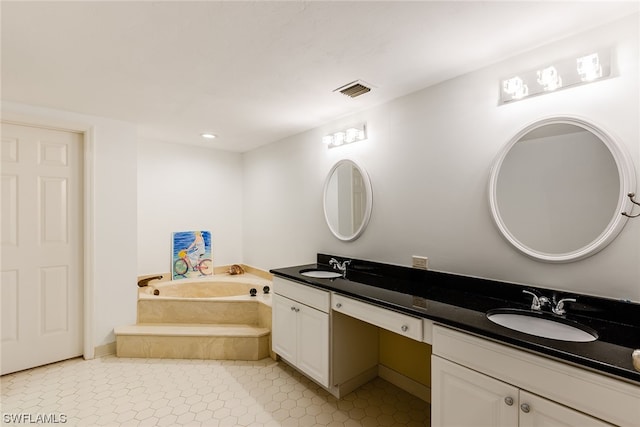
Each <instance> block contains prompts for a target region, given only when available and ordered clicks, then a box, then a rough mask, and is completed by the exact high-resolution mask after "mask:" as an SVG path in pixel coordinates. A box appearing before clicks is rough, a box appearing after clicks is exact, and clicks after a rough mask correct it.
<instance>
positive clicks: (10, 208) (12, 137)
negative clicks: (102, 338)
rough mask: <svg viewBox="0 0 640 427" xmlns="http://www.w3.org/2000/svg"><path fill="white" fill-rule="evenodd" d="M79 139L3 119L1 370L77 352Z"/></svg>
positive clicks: (79, 341) (80, 227) (80, 252)
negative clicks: (7, 122)
mask: <svg viewBox="0 0 640 427" xmlns="http://www.w3.org/2000/svg"><path fill="white" fill-rule="evenodd" d="M82 142H83V141H82V135H80V134H78V133H73V132H65V131H59V130H53V129H43V128H35V127H28V126H20V125H13V124H6V123H3V124H2V150H1V154H2V228H1V231H2V237H1V239H0V240H1V241H2V264H1V268H2V287H1V296H2V319H1V320H2V366H1V368H2V369H1V371H2V374H5V373H9V372H14V371H17V370H21V369H27V368H30V367H34V366H38V365H42V364H46V363H51V362H55V361H58V360H63V359H67V358H70V357H75V356H79V355H81V354H82V312H83V299H82V298H83V296H82V290H83V280H82V279H83V273H84V272H83V234H82V230H83V215H82V206H83V200H82V194H83V183H82V177H83V164H82Z"/></svg>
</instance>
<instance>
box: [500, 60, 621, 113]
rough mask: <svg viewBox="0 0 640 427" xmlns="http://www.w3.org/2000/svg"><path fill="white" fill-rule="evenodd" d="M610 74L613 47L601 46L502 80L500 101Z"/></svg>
mask: <svg viewBox="0 0 640 427" xmlns="http://www.w3.org/2000/svg"><path fill="white" fill-rule="evenodd" d="M610 75H611V50H610V49H602V50H599V51H596V52H591V53H588V54H586V55H580V56H578V57H576V58H568V59H563V60H561V61H557V62H556V63H554V64H549V65H546V66H544V67H540V68H538V69H536V70H530V71H527V72H524V73H519V74H518V75H516V76H513V77H510V78H507V79H504V80H502V81H501V82H500V103H502V104H504V103H507V102H512V101H518V100H521V99H524V98H527V97H530V96H534V95H540V94H543V93H548V92H553V91H555V90H558V89H564V88H567V87H569V86H576V85H581V84H586V83H591V82H594V81H596V80H600V79H604V78H607V77H609V76H610Z"/></svg>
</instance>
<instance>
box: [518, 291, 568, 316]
mask: <svg viewBox="0 0 640 427" xmlns="http://www.w3.org/2000/svg"><path fill="white" fill-rule="evenodd" d="M522 293H524V294H527V295H531V296H532V297H533V300H532V301H531V310H534V311H542V308H543V307H544V306H545V305H546V306H549V307H550V308H551V311H552V312H553V313H554V314H557V315H558V316H562V315H564V314H565V313H566V312H567V310H565V309H564V304H565V303H567V302H576V299H575V298H562V299H561V300H560V301H558V302H557V303H556V302H555V297H554V298H553V301H552V300H550V299H549V298H547V297H545V296H544V295H543V296H538V295H536V294H534V293H533V292H530V291H522Z"/></svg>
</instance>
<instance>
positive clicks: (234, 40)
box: [0, 0, 638, 152]
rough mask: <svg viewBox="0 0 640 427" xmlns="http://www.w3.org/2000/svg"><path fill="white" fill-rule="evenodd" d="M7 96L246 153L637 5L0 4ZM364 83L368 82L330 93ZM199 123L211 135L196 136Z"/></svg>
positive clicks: (154, 135)
mask: <svg viewBox="0 0 640 427" xmlns="http://www.w3.org/2000/svg"><path fill="white" fill-rule="evenodd" d="M0 7H1V11H0V12H1V18H2V40H1V41H2V99H3V100H7V101H13V102H19V103H25V104H31V105H39V106H45V107H51V108H56V109H62V110H69V111H74V112H80V113H85V114H91V115H97V116H103V117H109V118H115V119H120V120H125V121H129V122H133V123H136V124H137V125H138V126H139V135H140V136H141V137H143V138H151V139H157V140H163V141H170V142H177V143H186V144H198V145H204V144H207V145H209V146H211V147H215V148H219V149H224V150H230V151H238V152H245V151H248V150H251V149H253V148H256V147H258V146H260V145H263V144H267V143H270V142H273V141H276V140H279V139H282V138H284V137H287V136H290V135H294V134H296V133H299V132H302V131H305V130H308V129H311V128H314V127H316V126H319V125H322V124H323V123H327V122H329V121H331V120H334V119H336V118H338V117H341V116H344V115H347V114H351V113H353V112H356V111H358V110H362V109H365V108H368V107H371V106H373V105H376V104H380V103H383V102H386V101H389V100H391V99H393V98H397V97H399V96H402V95H405V94H407V93H410V92H413V91H415V90H418V89H421V88H424V87H427V86H429V85H433V84H436V83H438V82H441V81H443V80H447V79H450V78H452V77H455V76H458V75H461V74H464V73H467V72H470V71H473V70H475V69H478V68H481V67H483V66H486V65H488V64H491V63H494V62H496V61H499V60H502V59H505V58H507V57H509V56H512V55H514V54H516V53H519V52H523V51H526V50H528V49H531V48H534V47H537V46H540V45H541V44H544V43H546V42H549V41H551V40H555V39H558V38H561V37H565V36H568V35H571V34H575V33H577V32H580V31H584V30H586V29H588V28H591V27H595V26H598V25H601V24H603V23H605V22H608V21H612V20H614V19H617V18H620V17H622V16H625V15H629V14H631V13H634V12H635V11H638V1H625V2H612V1H602V2H594V1H582V2H556V1H536V2H524V1H497V2H486V1H471V2H461V1H439V2H438V1H410V2H400V1H376V2H368V1H352V2H344V1H310V2H300V1H281V2H275V1H247V2H237V1H224V2H223V1H196V2H186V1H155V2H151V1H137V2H117V1H111V2H95V1H86V2H82V1H72V2H58V1H46V2H30V1H16V2H11V1H6V0H3V1H2V3H1V6H0ZM357 79H361V80H363V81H365V82H367V83H369V84H371V85H373V86H375V88H374V90H372V91H371V92H370V93H368V94H365V95H363V96H361V97H359V98H356V99H351V98H348V97H346V96H344V95H341V94H339V93H334V92H333V90H334V89H336V88H338V87H340V86H342V85H344V84H346V83H349V82H351V81H353V80H357ZM203 131H212V132H214V133H216V134H217V135H218V136H219V137H218V138H217V139H215V140H214V141H213V142H209V143H205V142H203V140H202V138H200V136H199V135H200V133H201V132H203Z"/></svg>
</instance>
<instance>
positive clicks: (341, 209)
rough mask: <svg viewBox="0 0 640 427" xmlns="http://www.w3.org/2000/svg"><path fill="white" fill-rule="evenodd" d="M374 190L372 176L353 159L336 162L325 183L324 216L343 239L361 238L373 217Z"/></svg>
mask: <svg viewBox="0 0 640 427" xmlns="http://www.w3.org/2000/svg"><path fill="white" fill-rule="evenodd" d="M371 206H372V191H371V182H370V181H369V176H368V175H367V173H366V172H365V170H364V169H363V168H362V167H360V166H359V165H358V164H356V163H355V162H354V161H352V160H347V159H345V160H340V161H339V162H338V163H336V164H335V165H334V166H333V167H332V168H331V170H330V171H329V174H328V175H327V179H326V181H325V183H324V217H325V219H326V221H327V225H328V226H329V229H330V230H331V232H332V233H333V235H334V236H336V237H337V238H338V239H340V240H344V241H352V240H355V239H357V238H358V237H359V236H360V235H361V234H362V232H363V231H364V229H365V228H366V226H367V224H368V223H369V218H370V217H371Z"/></svg>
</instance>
